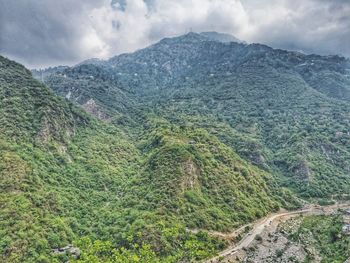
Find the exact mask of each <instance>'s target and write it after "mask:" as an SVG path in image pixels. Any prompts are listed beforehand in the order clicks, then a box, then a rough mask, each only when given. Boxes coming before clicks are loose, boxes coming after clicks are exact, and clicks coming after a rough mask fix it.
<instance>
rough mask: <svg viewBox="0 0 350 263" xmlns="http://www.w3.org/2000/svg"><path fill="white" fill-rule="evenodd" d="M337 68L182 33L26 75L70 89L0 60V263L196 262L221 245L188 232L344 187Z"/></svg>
mask: <svg viewBox="0 0 350 263" xmlns="http://www.w3.org/2000/svg"><path fill="white" fill-rule="evenodd" d="M208 51H210V52H208ZM316 60H317V61H318V66H317V67H316V68H315V67H312V66H311V63H314V62H312V61H316ZM303 63H306V64H307V65H309V66H305V67H304V66H303V68H301V66H300V65H301V64H303ZM347 63H348V61H346V60H345V59H343V58H339V57H320V56H314V55H313V56H305V55H301V54H295V53H291V52H285V51H281V50H273V49H270V48H268V47H266V46H262V45H245V44H238V43H220V42H216V41H210V40H209V39H208V38H206V37H204V38H203V36H200V35H197V34H188V35H186V36H182V37H179V38H172V39H164V40H162V41H161V42H159V43H158V44H156V45H153V46H151V47H149V48H147V49H144V50H140V51H138V52H135V53H132V54H124V55H121V56H118V57H115V58H112V59H111V60H109V61H99V62H98V63H93V62H91V61H90V62H89V61H87V62H86V63H82V64H81V65H78V66H76V67H72V68H66V67H59V68H54V69H50V70H48V71H43V72H36V74H37V77H39V78H41V76H43V77H44V78H45V79H44V80H45V82H46V83H47V84H48V86H49V87H50V88H51V90H52V91H54V92H55V93H56V94H57V95H59V96H61V97H65V98H66V99H64V98H60V97H59V96H56V95H55V94H54V93H53V92H52V91H51V90H50V89H49V88H47V87H46V86H45V85H43V84H42V83H41V82H39V81H37V80H35V79H33V78H32V76H31V74H30V72H29V71H28V70H27V69H25V68H24V67H23V66H21V65H19V64H17V63H15V62H12V61H9V60H7V59H5V58H3V57H0V190H1V191H0V209H1V215H0V255H1V256H0V261H4V262H65V261H67V260H70V261H71V262H193V261H198V260H201V259H204V258H207V257H210V256H212V255H214V254H215V253H216V252H217V251H219V250H220V249H223V247H224V246H225V245H226V244H225V242H223V241H221V240H219V239H217V238H213V237H211V236H209V235H208V233H207V232H205V231H204V232H203V231H200V232H199V233H197V234H194V233H193V232H192V231H190V230H191V229H206V230H218V231H227V230H230V229H232V228H235V227H238V226H240V225H242V224H245V223H248V222H250V221H252V220H254V219H257V218H260V217H262V216H264V215H266V214H267V213H269V212H272V211H276V210H278V209H279V208H280V207H284V208H290V209H292V208H296V207H298V206H300V203H299V201H298V198H300V197H304V198H322V199H321V200H320V203H324V201H322V200H327V198H328V197H330V196H332V197H333V198H335V199H341V198H346V197H347V196H349V194H350V177H349V176H348V174H349V171H350V168H349V167H350V163H349V160H350V148H349V147H350V136H349V133H348V131H349V119H350V116H349V112H350V106H349V105H348V103H347V102H346V97H344V98H342V99H343V100H339V96H340V95H339V94H343V93H344V94H347V93H346V92H347V91H346V90H347V85H348V84H347V83H348V82H347V78H348V77H347V72H348V66H347V65H348V64H347ZM312 65H314V64H312ZM326 71H327V72H326ZM326 73H327V74H326ZM310 74H311V75H310ZM321 75H322V78H320V81H325V83H333V82H336V83H337V90H338V92H337V93H336V94H335V93H334V94H333V93H332V94H330V93H331V90H330V89H329V88H328V86H327V85H326V84H324V85H323V86H322V87H321V86H319V85H318V84H317V79H318V78H317V77H315V76H321ZM325 79H327V81H326V80H325ZM318 87H319V88H318ZM69 100H70V101H71V102H70V101H69ZM72 102H74V103H76V104H78V105H80V106H81V107H78V106H77V105H74V104H73V103H72ZM82 108H83V109H82ZM84 109H85V111H84ZM90 114H91V115H90ZM328 199H329V198H328ZM68 244H73V245H74V246H75V247H78V248H79V249H80V251H81V254H80V258H77V259H74V258H72V255H71V254H69V253H68V252H67V253H55V252H54V250H53V249H57V248H62V247H64V246H66V245H68ZM339 255H340V254H339Z"/></svg>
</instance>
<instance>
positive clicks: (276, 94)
mask: <svg viewBox="0 0 350 263" xmlns="http://www.w3.org/2000/svg"><path fill="white" fill-rule="evenodd" d="M208 35H209V36H211V37H208ZM212 36H214V37H212ZM218 36H220V37H218ZM223 36H226V35H223ZM224 38H225V39H227V38H228V37H224ZM221 39H222V35H220V34H218V33H200V34H197V33H192V32H191V33H188V34H186V35H182V36H179V37H174V38H165V39H163V40H161V41H160V42H158V43H156V44H154V45H152V46H150V47H147V48H145V49H141V50H138V51H136V52H134V53H130V54H122V55H119V56H115V57H113V58H111V59H109V60H107V61H104V63H102V64H99V65H96V64H90V65H89V64H84V65H81V66H77V67H73V68H70V69H66V70H65V71H64V76H62V74H52V75H50V76H49V77H48V78H46V80H45V82H46V83H47V84H48V85H49V87H50V88H52V89H53V90H54V91H55V92H56V93H57V94H59V95H61V96H68V95H69V94H74V96H72V97H71V96H69V97H70V99H71V100H73V101H77V102H78V104H81V105H83V107H85V106H84V105H85V104H86V102H87V101H89V100H90V101H91V100H93V101H94V103H96V105H98V109H99V111H101V112H104V113H105V114H108V115H110V116H111V118H110V121H111V122H112V123H115V124H122V125H123V126H124V127H131V128H130V129H129V128H128V129H129V131H130V130H135V128H136V129H142V127H140V126H139V124H140V123H142V122H143V121H142V120H143V119H144V118H147V117H146V115H148V114H153V115H155V116H159V117H161V118H165V119H166V120H167V121H168V122H170V123H171V124H173V125H180V126H185V127H187V126H191V127H194V128H201V129H204V130H206V131H207V132H208V133H209V134H210V135H212V136H215V137H216V138H218V139H219V140H220V142H221V143H223V144H225V145H227V146H228V147H230V148H231V149H233V150H234V151H236V152H237V153H238V154H239V155H240V157H241V158H243V159H245V160H247V161H248V162H251V163H253V164H255V165H257V166H259V167H260V168H261V169H264V170H266V171H267V172H269V173H271V174H273V175H274V177H275V178H277V179H278V180H279V182H280V184H281V185H283V186H285V187H287V188H289V189H292V190H293V192H295V193H296V194H297V195H298V196H301V197H304V198H323V197H329V196H334V194H337V195H340V196H342V195H344V194H348V193H349V182H350V181H349V180H350V178H349V172H350V162H349V160H350V158H349V157H350V152H349V151H350V148H349V145H350V144H349V139H350V133H349V114H348V113H349V109H350V108H349V100H350V97H349V89H350V82H349V81H350V62H349V60H348V59H346V58H343V57H339V56H319V55H314V54H312V55H305V54H301V53H298V52H291V51H285V50H280V49H273V48H270V47H268V46H265V45H261V44H246V43H239V42H232V41H229V42H228V41H222V40H221ZM232 39H233V38H232ZM101 83H103V87H101ZM73 87H74V88H73ZM109 94H110V95H109ZM82 98H84V99H83V100H82Z"/></svg>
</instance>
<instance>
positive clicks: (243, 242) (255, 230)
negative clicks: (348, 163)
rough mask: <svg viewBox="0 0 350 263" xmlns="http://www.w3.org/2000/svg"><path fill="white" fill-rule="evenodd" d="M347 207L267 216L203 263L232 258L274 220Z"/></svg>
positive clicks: (325, 212)
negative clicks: (237, 240)
mask: <svg viewBox="0 0 350 263" xmlns="http://www.w3.org/2000/svg"><path fill="white" fill-rule="evenodd" d="M348 207H350V204H349V203H343V204H335V205H329V206H323V207H320V206H316V205H312V206H310V207H307V208H305V209H302V210H296V211H291V212H280V213H276V214H272V215H269V216H267V217H265V218H263V219H260V220H258V221H257V222H255V223H254V224H253V229H252V230H251V231H249V233H247V234H246V235H245V236H244V237H243V238H242V239H241V241H240V242H239V243H238V244H233V245H232V246H229V247H228V248H226V249H225V250H223V251H221V252H220V253H219V255H218V256H216V257H214V258H211V259H209V260H206V261H204V262H206V263H211V262H217V260H218V259H219V258H225V257H227V256H232V255H234V254H236V253H237V252H238V251H240V250H241V249H243V248H245V247H247V246H249V245H250V244H251V243H252V241H253V240H254V239H255V237H256V236H257V235H260V234H261V233H262V232H263V231H264V229H265V227H267V226H269V225H270V224H272V222H274V221H275V220H276V219H280V218H281V217H288V216H293V215H301V214H306V215H313V214H327V213H331V212H332V211H334V210H336V209H338V208H348ZM234 232H236V231H234ZM228 235H230V234H228Z"/></svg>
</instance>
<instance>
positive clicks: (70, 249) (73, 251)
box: [52, 244, 80, 259]
mask: <svg viewBox="0 0 350 263" xmlns="http://www.w3.org/2000/svg"><path fill="white" fill-rule="evenodd" d="M52 251H53V253H54V254H69V255H70V256H72V257H73V258H75V259H78V258H79V257H80V250H79V248H77V247H74V246H73V245H72V244H69V245H67V246H65V247H61V248H55V249H53V250H52Z"/></svg>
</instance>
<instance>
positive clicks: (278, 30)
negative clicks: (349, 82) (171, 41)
mask: <svg viewBox="0 0 350 263" xmlns="http://www.w3.org/2000/svg"><path fill="white" fill-rule="evenodd" d="M190 29H192V30H193V31H213V30H215V31H219V32H225V33H230V34H232V35H234V36H236V37H237V38H240V39H242V40H245V41H247V42H249V43H251V42H259V43H265V44H267V45H270V46H273V47H278V48H284V49H293V50H299V51H303V52H306V53H320V54H341V55H344V56H347V57H350V0H264V1H262V0H0V54H1V55H5V56H7V57H9V58H11V59H15V60H17V61H19V62H21V63H23V64H25V65H26V66H28V67H31V68H33V67H47V66H53V65H72V64H75V63H78V62H80V61H82V60H84V59H87V58H92V57H98V58H108V57H111V56H113V55H116V54H120V53H123V52H130V51H134V50H136V49H139V48H142V47H145V46H147V45H149V44H151V43H154V42H155V41H158V40H159V39H161V38H163V37H168V36H176V35H180V34H184V33H187V32H188V31H189V30H190Z"/></svg>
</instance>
